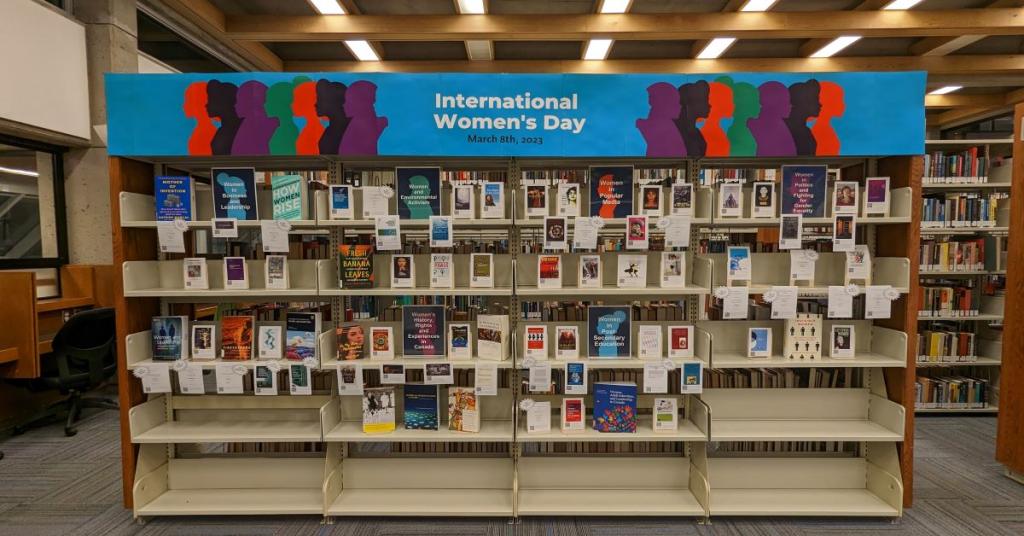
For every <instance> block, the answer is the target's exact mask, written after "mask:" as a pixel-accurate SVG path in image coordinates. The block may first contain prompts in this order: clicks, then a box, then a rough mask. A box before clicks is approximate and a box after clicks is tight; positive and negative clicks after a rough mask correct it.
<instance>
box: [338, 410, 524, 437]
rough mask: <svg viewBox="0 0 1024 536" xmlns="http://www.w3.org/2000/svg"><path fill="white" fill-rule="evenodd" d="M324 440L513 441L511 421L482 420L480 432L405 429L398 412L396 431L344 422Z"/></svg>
mask: <svg viewBox="0 0 1024 536" xmlns="http://www.w3.org/2000/svg"><path fill="white" fill-rule="evenodd" d="M446 405H447V404H446ZM324 441H325V442H328V443H329V442H334V441H337V442H351V443H381V442H415V443H482V442H495V443H507V442H510V441H512V421H511V420H508V421H497V420H490V421H488V420H482V421H480V431H479V432H455V431H452V430H449V429H448V428H447V427H439V429H438V430H406V429H405V428H404V427H403V425H402V418H401V415H398V416H397V418H396V423H395V431H394V432H389V433H384V434H367V433H365V432H363V423H362V422H358V421H342V422H340V423H338V424H337V425H336V426H335V427H334V428H333V429H332V430H331V431H329V432H327V433H326V434H324Z"/></svg>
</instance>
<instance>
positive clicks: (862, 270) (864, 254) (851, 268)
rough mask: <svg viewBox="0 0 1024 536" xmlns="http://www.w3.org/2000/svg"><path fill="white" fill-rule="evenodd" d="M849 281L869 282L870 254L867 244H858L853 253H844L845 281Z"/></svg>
mask: <svg viewBox="0 0 1024 536" xmlns="http://www.w3.org/2000/svg"><path fill="white" fill-rule="evenodd" d="M851 279H859V280H863V281H865V282H868V283H870V281H871V252H870V251H868V246H867V244H858V245H856V246H854V248H853V251H847V252H846V280H847V281H850V280H851Z"/></svg>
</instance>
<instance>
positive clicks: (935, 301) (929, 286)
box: [918, 281, 978, 318]
mask: <svg viewBox="0 0 1024 536" xmlns="http://www.w3.org/2000/svg"><path fill="white" fill-rule="evenodd" d="M919 300H920V302H919V303H918V310H919V311H921V313H922V314H924V316H929V317H933V316H934V317H941V318H960V317H970V316H975V315H977V314H978V300H977V299H976V298H975V296H974V284H973V282H969V281H968V282H964V283H961V284H947V285H935V284H933V283H926V282H922V285H921V294H919Z"/></svg>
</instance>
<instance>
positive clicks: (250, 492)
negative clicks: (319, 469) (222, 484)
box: [136, 488, 324, 516]
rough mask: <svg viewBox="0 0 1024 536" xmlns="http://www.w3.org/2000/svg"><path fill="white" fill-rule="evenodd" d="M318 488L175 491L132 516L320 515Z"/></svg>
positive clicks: (164, 494)
mask: <svg viewBox="0 0 1024 536" xmlns="http://www.w3.org/2000/svg"><path fill="white" fill-rule="evenodd" d="M323 508H324V506H323V491H322V490H321V489H319V488H312V489H304V488H299V489H294V488H261V489H215V488H213V489H175V490H168V491H166V492H164V493H163V494H161V495H160V496H159V497H157V498H155V499H153V500H152V501H151V502H150V503H149V504H147V505H145V506H143V507H141V508H139V509H138V511H137V512H136V513H137V514H138V515H140V516H190V515H276V514H323Z"/></svg>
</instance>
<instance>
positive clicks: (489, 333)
mask: <svg viewBox="0 0 1024 536" xmlns="http://www.w3.org/2000/svg"><path fill="white" fill-rule="evenodd" d="M508 330H509V320H508V315H484V314H481V315H477V317H476V345H477V353H478V354H480V355H479V357H480V359H487V360H494V361H503V360H505V359H508V356H509V332H508Z"/></svg>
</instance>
